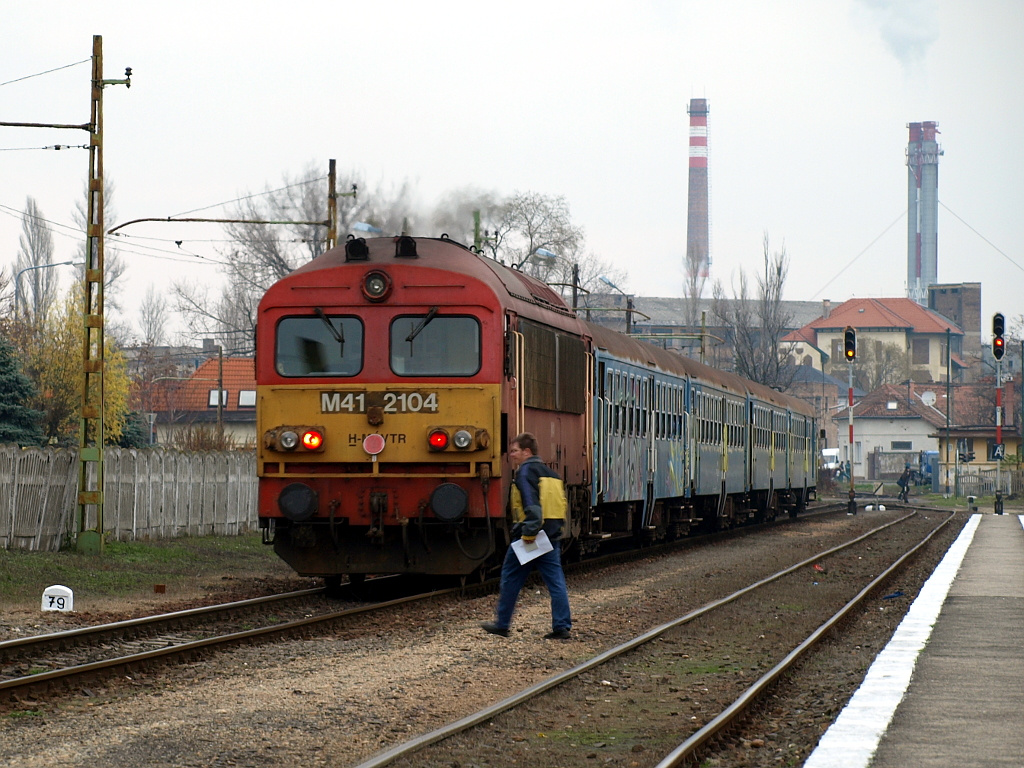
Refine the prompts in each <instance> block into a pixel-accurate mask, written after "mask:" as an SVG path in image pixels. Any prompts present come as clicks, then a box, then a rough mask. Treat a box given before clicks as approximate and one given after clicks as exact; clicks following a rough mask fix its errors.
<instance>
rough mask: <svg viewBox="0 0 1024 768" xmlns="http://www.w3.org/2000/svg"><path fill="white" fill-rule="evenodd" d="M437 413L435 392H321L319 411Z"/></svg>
mask: <svg viewBox="0 0 1024 768" xmlns="http://www.w3.org/2000/svg"><path fill="white" fill-rule="evenodd" d="M375 406H376V407H378V408H383V409H384V413H437V392H321V393H320V412H321V413H366V409H367V408H372V407H375Z"/></svg>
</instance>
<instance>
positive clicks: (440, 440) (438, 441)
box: [427, 429, 448, 451]
mask: <svg viewBox="0 0 1024 768" xmlns="http://www.w3.org/2000/svg"><path fill="white" fill-rule="evenodd" d="M427 443H428V444H429V445H430V450H432V451H443V450H444V449H445V448H447V447H448V433H447V432H445V431H444V430H443V429H435V430H434V431H433V432H431V433H430V434H429V435H428V436H427Z"/></svg>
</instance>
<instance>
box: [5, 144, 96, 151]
mask: <svg viewBox="0 0 1024 768" xmlns="http://www.w3.org/2000/svg"><path fill="white" fill-rule="evenodd" d="M88 148H89V145H88V144H53V145H51V146H49V147H0V152H36V151H38V150H40V149H88Z"/></svg>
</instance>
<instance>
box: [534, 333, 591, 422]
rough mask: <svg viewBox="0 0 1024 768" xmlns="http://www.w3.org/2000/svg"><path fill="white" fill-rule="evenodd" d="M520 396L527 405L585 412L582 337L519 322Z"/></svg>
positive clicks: (578, 412)
mask: <svg viewBox="0 0 1024 768" xmlns="http://www.w3.org/2000/svg"><path fill="white" fill-rule="evenodd" d="M519 331H520V333H522V336H523V353H524V354H523V364H524V365H523V367H524V371H523V378H524V382H523V386H524V390H523V396H524V400H525V404H526V406H527V407H530V408H543V409H544V410H548V411H565V412H568V413H575V414H580V413H583V412H585V411H586V375H587V365H586V346H585V345H584V343H583V340H582V339H579V338H576V337H574V336H570V335H568V334H566V333H560V332H558V331H555V330H553V329H551V328H546V327H544V326H541V325H538V324H536V323H531V322H528V321H525V320H522V321H520V323H519Z"/></svg>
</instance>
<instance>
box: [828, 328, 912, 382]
mask: <svg viewBox="0 0 1024 768" xmlns="http://www.w3.org/2000/svg"><path fill="white" fill-rule="evenodd" d="M848 365H849V363H847V362H846V361H845V360H842V359H838V360H833V361H832V362H831V364H830V366H829V368H828V371H829V373H830V374H831V375H832V376H835V377H836V378H838V379H840V380H843V381H845V379H846V377H847V376H848V375H849V369H848V367H847V366H848ZM910 373H911V372H910V360H909V359H908V356H907V351H906V350H905V349H902V348H900V346H899V345H897V344H886V343H884V342H882V341H879V340H878V339H866V340H862V341H859V342H858V343H857V360H856V362H855V363H854V366H853V383H854V385H855V386H856V387H858V388H859V389H863V390H864V391H865V392H874V391H875V390H876V389H878V388H879V387H880V386H882V385H883V384H902V383H904V382H905V381H907V380H908V379H909V378H910V377H911V376H910Z"/></svg>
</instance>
